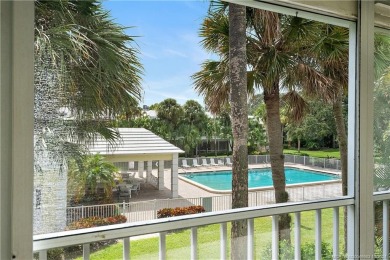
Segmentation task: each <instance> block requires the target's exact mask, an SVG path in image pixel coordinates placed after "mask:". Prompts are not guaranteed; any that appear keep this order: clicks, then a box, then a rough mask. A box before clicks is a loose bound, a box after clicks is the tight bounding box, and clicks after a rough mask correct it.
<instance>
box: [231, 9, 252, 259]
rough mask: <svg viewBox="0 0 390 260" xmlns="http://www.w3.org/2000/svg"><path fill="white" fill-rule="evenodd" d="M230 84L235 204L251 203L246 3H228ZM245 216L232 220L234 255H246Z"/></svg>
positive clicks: (242, 256)
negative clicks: (244, 4)
mask: <svg viewBox="0 0 390 260" xmlns="http://www.w3.org/2000/svg"><path fill="white" fill-rule="evenodd" d="M229 35H230V37H229V88H230V106H231V121H232V132H233V140H234V142H233V167H232V208H242V207H248V107H247V91H246V85H247V84H246V64H247V61H246V7H245V6H242V5H237V4H232V3H231V4H229ZM246 240H247V223H246V220H240V221H233V222H232V230H231V248H232V250H231V252H232V253H231V258H232V259H246V258H247V252H246V248H247V247H246Z"/></svg>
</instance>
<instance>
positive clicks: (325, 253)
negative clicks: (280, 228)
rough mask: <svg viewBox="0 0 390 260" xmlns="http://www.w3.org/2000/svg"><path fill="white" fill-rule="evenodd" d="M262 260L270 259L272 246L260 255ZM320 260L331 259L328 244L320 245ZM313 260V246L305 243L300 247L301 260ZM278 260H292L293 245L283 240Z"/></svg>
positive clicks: (330, 250) (280, 244)
mask: <svg viewBox="0 0 390 260" xmlns="http://www.w3.org/2000/svg"><path fill="white" fill-rule="evenodd" d="M262 255H263V256H264V259H271V258H272V246H271V245H269V246H268V247H267V248H266V249H265V250H264V252H263V254H262ZM321 256H322V259H332V249H331V246H330V245H329V243H326V242H322V244H321ZM314 258H315V244H314V243H305V244H303V245H302V246H301V259H304V260H306V259H307V260H311V259H314ZM279 259H283V260H284V259H294V245H292V244H291V243H289V242H287V241H285V240H283V241H280V243H279Z"/></svg>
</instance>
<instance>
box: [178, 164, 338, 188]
mask: <svg viewBox="0 0 390 260" xmlns="http://www.w3.org/2000/svg"><path fill="white" fill-rule="evenodd" d="M284 171H285V174H286V184H287V185H288V184H297V183H307V182H320V181H330V180H338V179H339V177H338V176H336V175H332V174H326V173H321V172H314V171H308V170H300V169H295V168H285V169H284ZM182 176H183V177H185V178H187V179H189V180H191V181H194V182H197V183H200V184H202V185H204V186H207V187H209V188H211V189H214V190H231V189H232V172H231V171H218V172H203V173H187V174H183V175H182ZM272 185H273V182H272V174H271V169H270V168H267V169H251V170H249V174H248V186H249V188H261V187H267V186H272Z"/></svg>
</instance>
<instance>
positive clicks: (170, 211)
mask: <svg viewBox="0 0 390 260" xmlns="http://www.w3.org/2000/svg"><path fill="white" fill-rule="evenodd" d="M202 212H205V209H204V208H203V206H189V207H182V208H180V207H177V208H163V209H160V210H159V211H157V218H168V217H175V216H183V215H190V214H197V213H202Z"/></svg>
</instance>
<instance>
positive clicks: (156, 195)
mask: <svg viewBox="0 0 390 260" xmlns="http://www.w3.org/2000/svg"><path fill="white" fill-rule="evenodd" d="M285 166H286V167H295V168H299V169H306V170H312V171H321V172H327V173H331V174H337V175H340V171H338V170H331V169H323V168H319V167H311V166H303V165H300V164H293V163H286V164H285ZM267 167H270V164H269V163H267V164H255V165H250V166H249V169H255V168H267ZM221 170H231V167H229V166H207V167H205V166H202V167H196V168H194V167H191V168H186V169H182V168H179V174H181V173H188V172H193V173H196V172H204V171H221ZM152 174H153V175H155V176H156V175H157V171H156V170H155V171H153V172H152ZM170 179H171V173H170V169H166V170H165V171H164V189H163V190H157V189H156V188H155V187H153V186H152V185H151V184H149V183H143V184H141V190H140V192H139V194H138V195H135V194H134V195H133V196H132V197H131V198H130V199H129V201H130V202H139V201H147V200H155V199H168V198H170V195H171V191H170V186H171V180H170ZM178 184H179V185H178V189H179V190H178V194H179V198H199V197H213V196H222V195H226V193H225V194H218V193H213V192H209V191H206V190H204V189H201V188H199V187H196V186H194V185H192V184H190V183H187V182H185V181H183V180H181V179H180V178H179V180H178ZM300 186H302V185H300ZM312 186H313V188H314V187H315V186H317V187H318V189H316V188H314V189H312V191H305V195H306V196H311V197H313V198H316V197H318V196H319V195H318V194H309V193H310V192H312V193H321V192H322V193H323V192H324V191H323V190H324V189H325V188H326V192H329V193H332V194H338V193H341V183H340V182H337V183H333V184H327V185H326V186H324V184H318V185H312ZM320 188H321V189H320Z"/></svg>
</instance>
